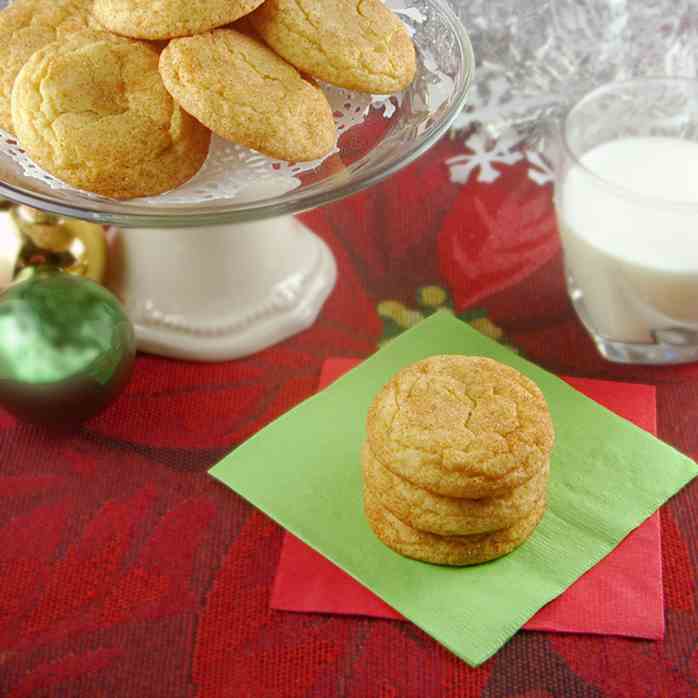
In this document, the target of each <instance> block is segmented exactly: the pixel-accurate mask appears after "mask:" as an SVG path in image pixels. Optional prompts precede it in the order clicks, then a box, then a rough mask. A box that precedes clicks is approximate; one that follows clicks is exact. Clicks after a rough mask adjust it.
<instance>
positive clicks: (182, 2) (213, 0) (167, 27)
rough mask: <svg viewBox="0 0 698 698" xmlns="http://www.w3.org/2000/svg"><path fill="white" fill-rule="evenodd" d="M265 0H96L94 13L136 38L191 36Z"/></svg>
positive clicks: (118, 31)
mask: <svg viewBox="0 0 698 698" xmlns="http://www.w3.org/2000/svg"><path fill="white" fill-rule="evenodd" d="M262 2H264V0H195V1H194V2H190V1H189V0H150V1H149V2H144V0H95V3H94V13H95V16H96V17H97V19H99V21H100V22H101V23H102V24H103V25H104V26H105V27H106V28H107V29H109V31H112V32H114V33H115V34H122V35H123V36H130V37H133V38H135V39H172V38H174V37H178V36H191V35H192V34H201V33H203V32H207V31H210V30H211V29H215V28H216V27H222V26H224V25H225V24H230V23H231V22H234V21H235V20H237V19H240V17H244V16H245V15H247V14H249V13H250V12H252V10H254V9H256V8H257V7H259V6H260V5H261V4H262Z"/></svg>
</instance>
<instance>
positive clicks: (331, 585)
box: [270, 359, 664, 639]
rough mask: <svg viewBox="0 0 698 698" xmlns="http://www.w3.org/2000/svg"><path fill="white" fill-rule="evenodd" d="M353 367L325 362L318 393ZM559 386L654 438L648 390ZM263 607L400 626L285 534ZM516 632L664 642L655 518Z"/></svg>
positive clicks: (582, 382) (652, 398) (599, 384)
mask: <svg viewBox="0 0 698 698" xmlns="http://www.w3.org/2000/svg"><path fill="white" fill-rule="evenodd" d="M357 363H358V361H356V360H354V359H329V360H327V361H326V362H325V364H324V366H323V371H322V375H321V377H320V388H324V387H325V386H327V385H329V384H330V383H331V382H332V381H333V380H335V379H336V378H338V377H339V376H341V375H342V374H343V373H345V372H346V371H348V370H349V369H351V368H353V367H354V366H355V365H356V364H357ZM565 380H567V382H568V383H569V384H570V385H572V386H573V387H574V388H577V390H579V391H581V392H582V393H584V394H585V395H587V396H588V397H590V398H592V399H594V400H596V401H597V402H598V403H599V404H601V405H604V406H605V407H607V408H608V409H610V410H613V411H614V412H616V413H617V414H619V415H621V416H623V417H625V418H626V419H628V420H630V421H631V422H634V423H635V424H637V425H638V426H639V427H642V428H643V429H646V430H647V431H649V432H651V433H652V434H655V433H656V429H657V425H656V394H655V388H654V387H653V386H648V385H636V384H626V383H615V382H608V381H597V380H590V379H582V378H568V379H565ZM599 438H602V435H599ZM270 603H271V607H272V608H275V609H278V610H283V611H303V612H308V613H336V614H351V615H363V616H373V617H375V618H395V619H402V616H400V614H398V613H397V612H396V611H394V610H393V609H392V608H390V606H388V605H386V604H385V603H384V602H383V601H381V600H380V599H379V598H378V597H377V596H375V595H374V594H373V593H372V592H370V591H369V590H368V589H366V588H365V587H363V586H361V584H359V583H358V582H357V581H355V580H354V579H352V578H351V577H350V576H349V575H348V574H346V573H345V572H343V571H342V570H340V569H339V568H338V567H335V566H334V565H333V564H332V563H331V562H329V560H327V559H326V558H324V557H322V555H320V554H319V553H316V552H315V551H314V550H312V549H311V548H309V547H308V546H306V545H305V544H304V543H302V542H301V541H299V540H298V539H297V538H295V537H294V536H292V535H291V534H289V533H287V534H286V536H285V539H284V543H283V547H282V550H281V557H280V559H279V567H278V570H277V573H276V579H275V580H274V585H273V588H272V594H271V602H270ZM524 627H525V628H526V629H527V630H549V631H556V632H566V633H591V634H596V635H624V636H628V637H641V638H648V639H660V638H662V637H664V596H663V590H662V558H661V538H660V528H659V513H658V512H657V513H656V514H655V515H654V516H652V517H651V518H649V519H648V520H647V521H646V522H645V523H644V524H642V526H640V527H639V528H637V529H636V530H635V531H633V532H632V533H631V534H630V535H629V536H628V537H627V538H626V539H625V540H624V541H623V542H622V543H621V544H620V545H619V546H618V547H617V548H616V549H615V550H614V551H613V552H612V553H611V554H610V555H608V557H606V558H605V559H603V560H602V561H601V562H600V563H599V564H598V565H596V567H594V568H593V569H591V570H590V571H589V572H587V574H585V575H584V576H583V577H581V578H580V579H579V580H578V581H577V582H576V583H575V584H573V585H572V586H571V587H570V588H569V589H568V590H567V591H566V592H565V593H564V594H562V595H561V596H559V597H558V598H557V599H555V600H554V601H552V602H551V603H549V604H548V605H547V606H545V607H544V608H542V609H541V610H540V611H539V612H538V613H537V614H536V615H535V616H533V618H532V619H531V620H530V621H529V622H528V623H527V624H526V625H525V626H524Z"/></svg>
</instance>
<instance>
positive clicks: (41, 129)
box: [12, 31, 210, 199]
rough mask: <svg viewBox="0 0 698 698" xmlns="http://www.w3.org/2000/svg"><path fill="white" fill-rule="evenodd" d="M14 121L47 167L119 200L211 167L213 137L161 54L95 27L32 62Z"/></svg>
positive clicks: (15, 94) (17, 92) (17, 89)
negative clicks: (184, 105) (191, 110)
mask: <svg viewBox="0 0 698 698" xmlns="http://www.w3.org/2000/svg"><path fill="white" fill-rule="evenodd" d="M12 120H13V122H14V124H15V127H16V130H17V136H18V138H19V141H20V143H21V144H22V147H23V148H24V149H25V150H26V151H27V154H28V155H29V157H31V158H32V160H34V161H35V162H36V163H37V164H38V165H40V166H41V167H43V168H44V169H45V170H47V171H48V172H50V173H51V174H52V175H54V176H56V177H58V178H60V179H62V180H63V181H65V182H67V183H68V184H71V185H72V186H74V187H78V188H80V189H85V190H87V191H91V192H95V193H97V194H101V195H103V196H109V197H113V198H115V199H128V198H133V197H137V196H150V195H155V194H160V193H162V192H164V191H167V190H169V189H172V188H174V187H176V186H178V185H180V184H182V183H183V182H186V181H187V180H188V179H189V178H191V177H192V176H193V175H194V174H195V173H196V172H197V171H198V170H199V168H200V167H201V165H202V164H203V163H204V160H205V159H206V155H207V153H208V146H209V141H210V133H209V131H208V130H207V129H205V128H204V127H203V126H202V125H201V124H200V123H198V122H197V121H196V120H195V119H193V118H192V117H191V116H189V114H187V113H185V112H184V111H183V110H182V109H180V107H179V106H178V105H177V104H176V103H175V102H174V100H173V99H172V97H171V96H170V94H169V93H168V92H167V90H166V89H165V87H164V85H163V84H162V80H161V79H160V73H159V72H158V52H157V50H155V49H154V48H151V47H150V46H147V45H146V44H143V43H142V42H138V41H132V40H131V39H123V38H121V37H117V36H115V35H113V34H107V33H96V32H92V31H89V32H82V33H79V34H73V35H71V36H70V37H68V38H67V39H65V40H63V41H58V42H55V43H53V44H49V45H48V46H46V47H44V48H43V49H41V50H40V51H38V52H37V53H35V54H34V55H33V56H32V57H31V58H30V59H29V61H28V62H27V63H26V64H25V66H24V67H23V68H22V70H21V71H20V73H19V75H18V76H17V80H16V82H15V86H14V89H13V91H12Z"/></svg>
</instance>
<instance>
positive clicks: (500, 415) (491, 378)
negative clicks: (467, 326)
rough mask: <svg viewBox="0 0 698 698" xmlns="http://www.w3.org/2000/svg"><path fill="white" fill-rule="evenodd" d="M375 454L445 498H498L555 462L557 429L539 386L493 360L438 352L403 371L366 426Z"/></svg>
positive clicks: (386, 389)
mask: <svg viewBox="0 0 698 698" xmlns="http://www.w3.org/2000/svg"><path fill="white" fill-rule="evenodd" d="M366 427H367V432H368V440H369V443H370V446H371V450H372V451H373V454H374V455H375V456H376V458H378V460H379V461H380V462H381V463H382V464H383V465H385V466H386V467H387V468H389V469H390V470H392V472H394V473H395V474H396V475H399V476H400V477H402V478H404V479H406V480H409V481H410V482H412V483H414V484H415V485H418V486H420V487H424V488H426V489H428V490H431V491H432V492H435V493H437V494H441V495H444V496H446V497H466V498H470V499H478V498H482V497H494V496H497V495H498V494H501V493H503V492H506V491H508V490H512V489H514V488H516V487H520V486H521V485H522V484H523V483H524V482H526V481H528V480H529V479H530V478H531V477H533V476H534V475H535V474H536V473H538V472H540V471H541V469H543V468H544V467H545V465H546V464H547V463H548V462H549V458H550V451H551V450H552V447H553V441H554V431H553V424H552V420H551V417H550V412H549V411H548V406H547V404H546V402H545V398H544V397H543V394H542V393H541V391H540V389H539V388H538V386H537V385H536V384H535V383H533V381H531V380H529V379H528V378H526V377H525V376H523V375H522V374H521V373H519V372H518V371H516V370H514V369H513V368H511V367H509V366H505V365H504V364H501V363H498V362H496V361H493V360H492V359H487V358H481V357H466V356H433V357H431V358H428V359H425V360H423V361H420V362H418V363H416V364H414V365H413V366H409V367H408V368H405V369H403V370H402V371H400V372H398V373H397V374H396V375H395V376H394V377H393V378H392V379H391V380H390V381H389V382H388V383H387V384H386V385H385V386H384V387H383V389H382V390H381V391H380V392H379V393H378V395H377V396H376V398H375V399H374V401H373V404H372V405H371V408H370V410H369V414H368V419H367V423H366Z"/></svg>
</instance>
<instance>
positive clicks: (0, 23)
mask: <svg viewBox="0 0 698 698" xmlns="http://www.w3.org/2000/svg"><path fill="white" fill-rule="evenodd" d="M91 5H92V0H51V2H46V0H15V2H13V3H12V4H11V5H9V6H8V7H6V8H5V9H4V10H2V11H1V12H0V128H3V129H5V130H6V131H9V132H10V133H14V132H15V131H14V126H13V125H12V114H11V111H12V108H11V104H10V102H11V99H12V86H13V85H14V82H15V78H16V77H17V75H18V73H19V71H20V70H21V69H22V66H23V65H24V64H25V63H26V62H27V61H28V60H29V59H30V58H31V56H32V54H33V53H35V52H36V51H38V50H39V49H41V48H43V47H44V46H48V44H51V43H53V42H54V41H56V40H58V39H63V38H65V37H66V36H69V35H70V34H73V33H75V32H80V31H84V30H86V29H89V28H93V27H95V26H96V24H95V22H94V21H93V19H92V17H91Z"/></svg>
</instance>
